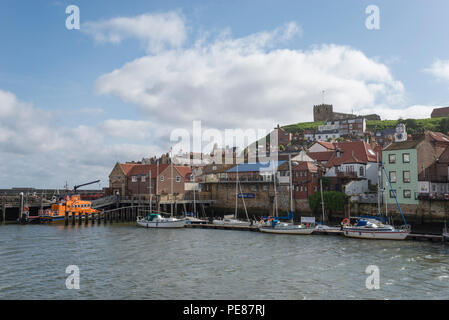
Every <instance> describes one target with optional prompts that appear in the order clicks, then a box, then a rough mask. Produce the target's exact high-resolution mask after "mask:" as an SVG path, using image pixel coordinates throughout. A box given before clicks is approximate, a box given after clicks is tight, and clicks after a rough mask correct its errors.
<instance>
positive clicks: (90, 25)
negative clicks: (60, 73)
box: [81, 12, 186, 52]
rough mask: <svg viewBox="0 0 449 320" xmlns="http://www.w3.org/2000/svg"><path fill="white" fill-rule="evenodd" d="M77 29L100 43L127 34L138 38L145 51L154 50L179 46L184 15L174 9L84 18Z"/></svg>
mask: <svg viewBox="0 0 449 320" xmlns="http://www.w3.org/2000/svg"><path fill="white" fill-rule="evenodd" d="M81 30H82V31H83V32H86V33H88V34H90V35H92V36H93V37H94V39H95V40H96V41H97V42H100V43H105V42H109V43H114V44H118V43H121V42H122V41H123V40H124V39H127V38H135V39H139V40H141V41H142V43H143V45H144V46H145V48H146V49H147V51H148V52H158V51H160V50H162V49H164V48H165V47H166V46H170V47H179V46H181V45H182V44H183V42H184V41H185V39H186V28H185V23H184V18H183V17H182V16H181V15H180V14H179V13H177V12H167V13H159V14H143V15H140V16H136V17H118V18H113V19H110V20H104V21H99V22H86V23H84V24H83V25H82V27H81Z"/></svg>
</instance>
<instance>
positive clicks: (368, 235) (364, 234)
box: [343, 228, 410, 240]
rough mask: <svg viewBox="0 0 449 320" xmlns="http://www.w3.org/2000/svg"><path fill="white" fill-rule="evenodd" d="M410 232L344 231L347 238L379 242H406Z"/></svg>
mask: <svg viewBox="0 0 449 320" xmlns="http://www.w3.org/2000/svg"><path fill="white" fill-rule="evenodd" d="M409 233H410V232H409V231H407V230H396V231H388V230H385V231H383V230H381V231H375V230H360V229H346V228H345V229H343V234H344V235H345V237H349V238H360V239H377V240H405V238H407V236H408V234H409Z"/></svg>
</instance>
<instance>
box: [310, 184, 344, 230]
mask: <svg viewBox="0 0 449 320" xmlns="http://www.w3.org/2000/svg"><path fill="white" fill-rule="evenodd" d="M320 192H321V212H322V222H321V224H318V225H317V226H316V227H315V230H317V231H326V232H333V233H337V232H338V233H339V232H340V231H341V227H329V226H328V225H326V224H324V197H323V180H322V179H320Z"/></svg>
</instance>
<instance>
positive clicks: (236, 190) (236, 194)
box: [234, 164, 239, 219]
mask: <svg viewBox="0 0 449 320" xmlns="http://www.w3.org/2000/svg"><path fill="white" fill-rule="evenodd" d="M238 185H239V165H238V164H237V175H236V176H235V212H234V219H237V206H238V203H237V202H238V197H239V189H238Z"/></svg>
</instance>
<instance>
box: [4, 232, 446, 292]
mask: <svg viewBox="0 0 449 320" xmlns="http://www.w3.org/2000/svg"><path fill="white" fill-rule="evenodd" d="M68 265H77V266H79V268H80V290H68V289H67V288H66V285H65V282H66V277H67V276H68V274H66V273H65V270H66V267H67V266H68ZM368 265H377V266H378V267H379V269H380V289H379V290H368V289H366V286H365V281H366V278H367V277H368V275H367V274H365V269H366V267H367V266H368ZM0 298H1V299H448V298H449V245H447V244H446V245H444V244H440V243H430V242H415V241H401V242H398V241H370V240H358V239H347V238H344V237H340V236H315V235H312V236H288V235H287V236H284V235H271V234H263V233H258V232H244V231H227V230H207V229H185V230H184V229H182V230H158V229H144V228H138V227H136V226H135V225H134V224H121V225H119V224H116V225H112V226H110V225H108V226H103V225H101V226H79V227H78V226H76V227H71V226H70V227H64V226H51V225H50V226H48V225H36V226H32V225H29V226H18V225H8V226H1V227H0Z"/></svg>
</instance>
